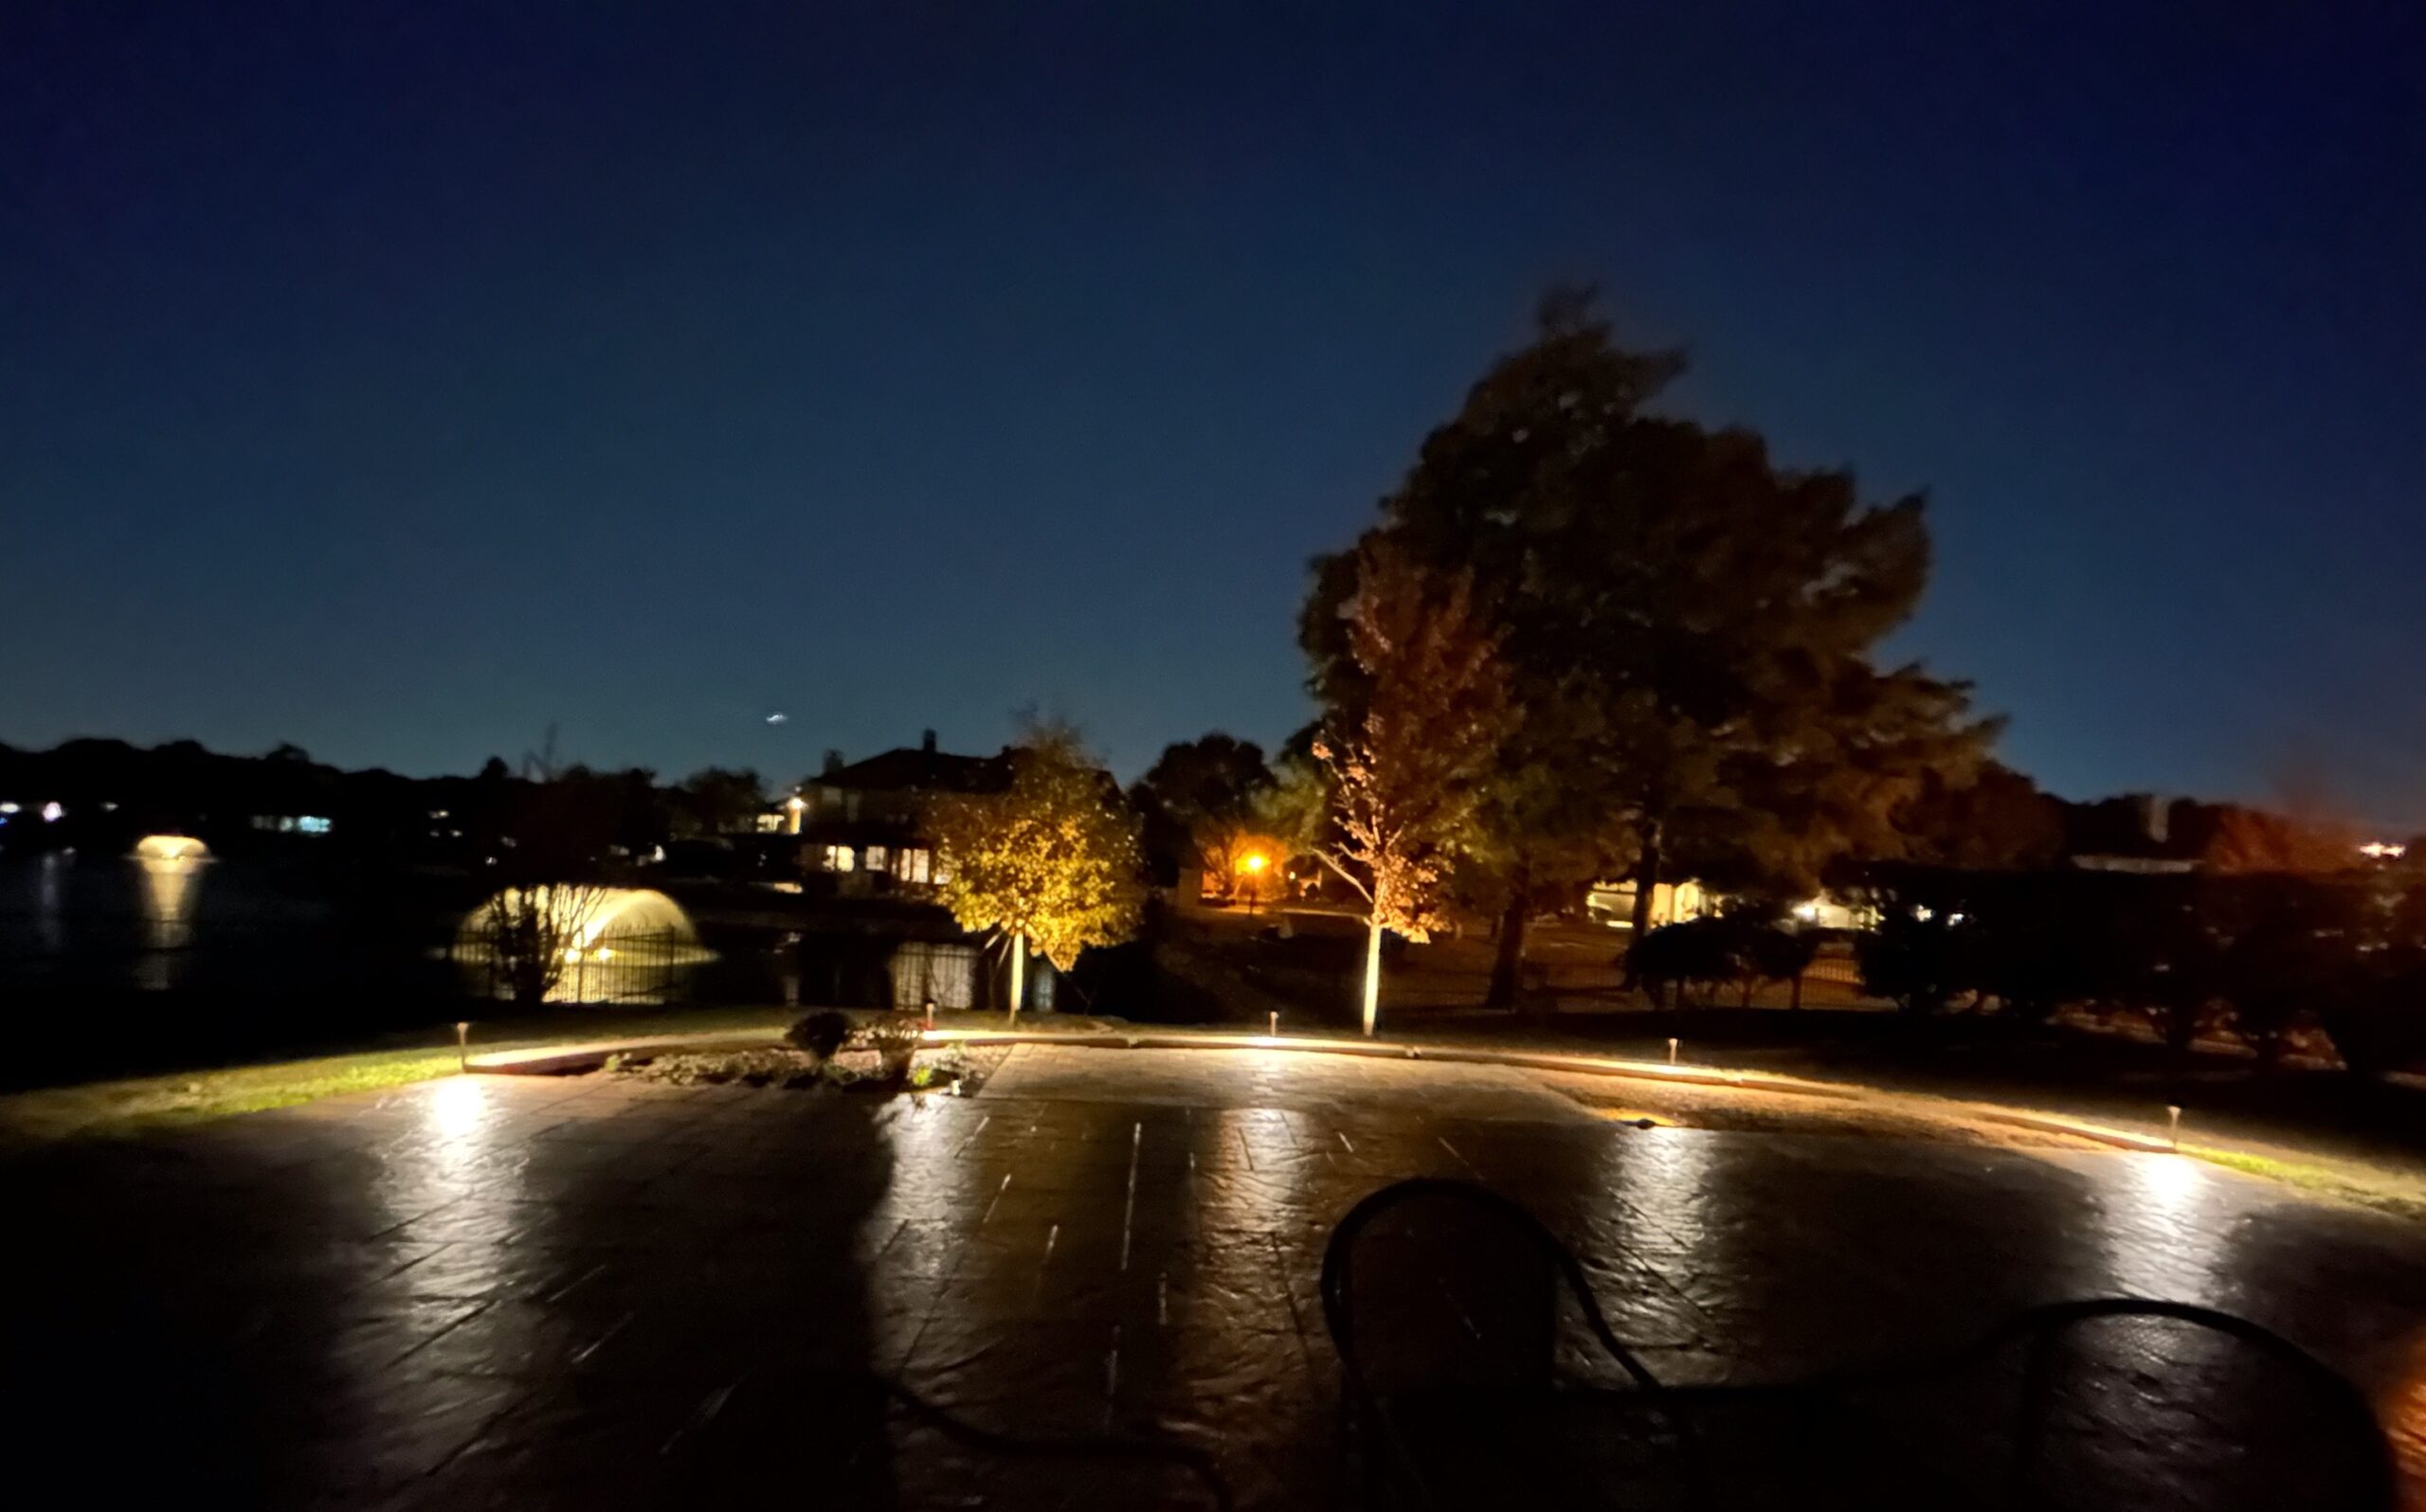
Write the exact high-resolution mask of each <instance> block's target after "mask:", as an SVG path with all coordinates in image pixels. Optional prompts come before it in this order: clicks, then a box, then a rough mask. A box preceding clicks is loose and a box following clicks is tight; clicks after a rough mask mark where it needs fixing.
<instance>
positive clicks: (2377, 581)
mask: <svg viewBox="0 0 2426 1512" xmlns="http://www.w3.org/2000/svg"><path fill="white" fill-rule="evenodd" d="M1991 10H1995V11H1997V12H1999V14H1996V15H1990V14H1988V12H1990V11H1991ZM489 11H493V12H498V14H486V15H483V14H481V12H489ZM2261 11H2262V12H2264V13H2263V14H2261V13H2260V12H2261ZM1309 12H1318V13H1319V14H1310V13H1309ZM1717 12H1725V13H1726V14H1725V15H1724V16H1722V15H1719V14H1717ZM1573 276H1584V277H1590V278H1593V279H1597V280H1598V281H1599V282H1600V283H1601V285H1602V288H1603V290H1604V291H1605V292H1606V295H1607V297H1608V300H1609V303H1610V304H1611V306H1612V308H1613V310H1614V312H1615V314H1616V315H1617V317H1618V319H1619V321H1620V329H1621V331H1622V332H1623V333H1627V334H1628V335H1630V336H1632V337H1634V338H1636V339H1638V340H1640V341H1642V342H1645V343H1652V342H1674V341H1681V342H1684V343H1687V344H1688V345H1689V346H1690V347H1691V349H1692V352H1693V360H1694V363H1695V369H1694V372H1693V376H1692V377H1691V378H1690V379H1689V380H1688V381H1687V382H1686V383H1685V384H1684V385H1682V386H1681V387H1679V388H1678V389H1677V390H1676V391H1675V394H1674V395H1673V396H1672V398H1671V400H1670V402H1669V407H1672V408H1675V409H1679V410H1682V411H1686V412H1690V413H1692V414H1694V415H1697V416H1700V417H1702V418H1705V419H1709V420H1713V421H1741V422H1746V423H1752V424H1754V425H1757V426H1759V427H1760V428H1762V429H1763V430H1765V432H1766V433H1767V434H1768V435H1769V436H1770V438H1771V439H1772V441H1773V442H1774V443H1775V444H1776V446H1777V448H1778V450H1779V453H1780V454H1781V455H1782V456H1783V458H1785V459H1790V460H1794V461H1798V462H1808V463H1838V462H1852V463H1854V464H1855V465H1856V466H1857V467H1858V468H1859V469H1860V471H1861V476H1862V477H1863V480H1864V484H1865V487H1866V489H1868V490H1869V491H1870V492H1871V493H1873V494H1874V495H1881V496H1883V495H1888V494H1890V493H1894V492H1901V491H1903V490H1907V489H1911V488H1916V487H1926V488H1927V489H1928V492H1929V495H1930V499H1931V522H1932V525H1933V527H1934V530H1935V532H1936V536H1937V541H1938V546H1939V568H1938V572H1937V575H1936V579H1935V581H1934V584H1933V585H1932V588H1931V591H1930V594H1929V598H1928V603H1927V606H1926V608H1925V610H1924V612H1923V614H1922V616H1921V618H1920V620H1919V621H1917V622H1916V623H1915V625H1914V626H1913V627H1912V628H1911V629H1910V631H1909V632H1907V633H1906V634H1905V635H1904V636H1903V637H1901V638H1900V639H1899V641H1898V643H1897V645H1896V648H1895V649H1896V650H1897V651H1898V652H1900V653H1903V654H1908V655H1915V656H1921V657H1926V658H1927V659H1928V662H1929V663H1930V664H1931V665H1932V666H1933V667H1934V668H1936V669H1938V670H1940V671H1942V672H1944V673H1946V674H1949V675H1962V676H1968V677H1971V678H1974V679H1976V681H1977V683H1978V685H1979V691H1980V695H1981V698H1982V702H1983V703H1984V704H1985V705H1986V706H1987V707H1989V708H1991V709H1996V710H2001V711H2005V712H2007V713H2009V714H2010V715H2011V716H2012V719H2013V724H2012V729H2011V732H2010V734H2009V736H2008V737H2007V740H2006V743H2005V747H2004V750H2005V753H2006V755H2007V757H2008V759H2010V760H2012V761H2013V762H2014V763H2016V764H2017V765H2020V766H2021V767H2023V768H2024V769H2026V770H2029V771H2031V772H2033V773H2035V774H2037V776H2038V777H2039V778H2040V779H2041V780H2042V781H2043V782H2045V783H2047V784H2048V785H2049V786H2051V787H2052V788H2054V789H2055V790H2056V791H2058V792H2062V793H2065V794H2067V795H2071V796H2081V797H2086V796H2094V795H2097V794H2101V793H2105V792H2110V791H2115V790H2119V789H2125V788H2143V789H2155V790H2158V791H2162V792H2168V793H2179V792H2192V793H2200V794H2208V795H2217V796H2224V795H2244V796H2251V797H2257V798H2264V797H2266V796H2268V795H2269V794H2270V792H2272V791H2273V790H2275V789H2276V788H2278V787H2279V786H2280V785H2281V784H2282V783H2285V782H2287V781H2292V782H2296V783H2299V784H2301V785H2304V786H2305V785H2313V784H2315V783H2319V782H2324V783H2330V784H2331V786H2332V788H2333V789H2334V790H2335V791H2336V792H2338V793H2339V794H2340V795H2341V797H2342V799H2343V800H2344V801H2345V802H2346V803H2347V804H2348V805H2349V806H2350V807H2352V808H2354V809H2355V810H2357V811H2359V812H2361V813H2363V814H2366V815H2369V816H2371V817H2374V818H2379V819H2384V820H2386V821H2388V822H2406V823H2412V824H2417V823H2426V700H2421V698H2420V696H2419V693H2418V682H2419V678H2418V675H2417V672H2418V668H2419V666H2420V662H2421V658H2426V593H2422V592H2421V590H2420V581H2419V580H2420V577H2421V573H2420V566H2421V562H2426V483H2421V479H2426V7H2419V6H2417V5H2415V4H2410V3H2406V0H2393V3H2388V4H2384V5H2380V6H2332V5H2324V4H2306V5H2290V6H2268V7H2263V8H2259V7H2237V6H2231V5H2209V4H2196V5H2186V4H2181V3H2170V4H2163V5H2156V4H2149V5H2133V4H2114V3H2108V4H2099V5H2095V6H2084V7H2080V8H2076V9H2074V8H2057V7H2054V6H2045V5H2036V4H2034V5H2024V6H2018V7H1995V8H1991V7H1987V6H1976V5H1950V6H1949V5H1928V4H1906V5H1895V6H1852V5H1844V4H1830V5H1824V6H1821V5H1812V4H1808V3H1792V4H1776V5H1744V4H1733V5H1723V6H1712V5H1707V4H1692V3H1680V4H1677V5H1675V6H1662V7H1657V8H1647V9H1633V8H1624V7H1620V6H1615V5H1596V6H1590V7H1578V8H1575V9H1570V10H1565V11H1561V10H1558V9H1553V8H1550V7H1548V6H1538V5H1523V6H1507V5H1497V4H1491V5H1484V4H1476V5H1474V6H1470V7H1457V8H1442V9H1435V8H1426V7H1421V6H1419V5H1415V4H1408V3H1402V4H1394V5H1388V6H1379V7H1374V8H1371V9H1353V10H1351V9H1349V8H1347V7H1344V6H1332V5H1313V6H1309V5H1291V6H1285V7H1275V8H1273V9H1268V10H1264V9H1252V8H1249V7H1246V6H1242V5H1238V4H1230V3H1224V4H1219V5H1196V6H1182V5H1159V4H1155V5H1148V4H1136V5H1113V4H1106V5H1102V6H1099V7H1093V8H1084V9H1075V8H1074V9H1064V8H1059V7H1055V6H1049V5H1039V4H1034V3H1022V4H1015V5H1014V4H984V5H978V4H971V5H968V6H965V7H940V6H922V5H911V4H903V3H899V0H894V3H886V4H874V5H867V6H861V7H842V6H835V5H825V4H807V3H804V4H801V5H798V6H781V7H778V6H768V7H751V6H740V5H727V4H718V5H712V6H681V7H676V6H671V5H668V6H662V7H655V8H647V7H642V6H637V5H632V6H625V5H595V4H587V3H584V4H572V3H568V4H561V5H549V4H514V5H505V4H498V5H492V6H482V7H472V8H465V9H462V10H456V9H454V8H452V7H447V6H441V5H432V4H428V3H423V0H414V3H407V4H387V3H375V0H346V3H343V4H334V5H333V4H326V3H321V0H312V3H304V4H294V5H273V4H264V3H258V0H256V3H243V4H233V5H226V6H217V5H209V6H206V5H157V4H145V5H115V4H100V3H95V0H65V3H62V4H58V5H55V6H54V5H46V4H29V3H26V0H18V3H16V4H12V5H9V6H8V7H7V8H6V9H5V10H4V11H0V525H5V540H6V543H7V545H6V549H5V551H0V740H7V741H9V742H11V743H14V744H19V745H27V744H44V745H46V744H48V743H50V742H52V741H54V740H57V739H60V738H62V737H64V736H68V735H74V734H109V735H119V736H124V737H127V738H131V739H136V740H140V741H144V742H152V741H156V740H162V739H168V738H172V737H176V736H183V735H191V736H194V737H197V738H200V739H202V740H204V741H206V742H207V743H208V744H210V745H213V746H216V747H229V748H234V749H239V750H245V749H250V750H260V749H264V748H266V747H268V746H270V745H271V744H272V743H274V742H277V741H281V740H292V741H296V742H299V743H300V744H301V745H303V746H305V747H309V748H310V749H311V751H312V752H313V753H314V754H315V755H317V756H319V757H320V758H322V759H324V760H332V761H335V762H339V763H341V764H344V765H374V764H375V765H389V766H392V767H394V768H396V769H398V770H402V771H407V772H414V773H425V772H434V771H441V770H468V769H469V768H471V767H473V766H475V765H478V764H479V763H480V760H481V759H482V758H484V757H486V756H488V755H489V754H491V753H492V752H497V753H501V754H504V755H506V756H508V757H509V758H512V757H514V756H516V755H518V754H519V753H520V752H522V751H523V750H526V749H529V748H531V747H534V746H536V745H537V744H538V743H539V740H540V737H541V734H542V731H543V730H544V729H545V728H546V727H547V726H548V725H549V724H550V722H551V721H554V722H556V723H558V724H559V725H560V727H561V734H560V737H559V747H560V751H561V752H562V754H564V755H566V756H569V757H572V758H578V759H581V760H586V761H588V762H590V763H592V764H595V765H626V764H639V765H649V766H653V767H656V768H658V769H660V770H661V771H662V772H665V773H667V774H669V775H673V774H679V773H680V772H683V771H687V770H689V769H690V768H692V767H694V766H696V765H701V764H704V763H707V762H711V761H715V762H722V763H726V764H749V765H756V766H758V767H760V768H762V769H763V770H765V771H767V772H768V773H769V775H770V776H774V777H779V778H782V779H784V780H787V781H788V780H790V779H792V778H794V777H797V776H799V775H800V774H802V773H804V772H806V771H809V770H812V769H813V768H814V767H815V765H816V763H817V760H818V756H819V753H820V752H821V751H822V750H823V749H824V748H825V747H829V746H831V747H842V748H843V749H845V750H847V751H849V752H850V753H852V754H854V755H858V754H862V753H865V752H867V751H869V750H871V749H874V748H878V747H883V746H889V745H895V744H904V743H911V742H914V741H915V740H916V738H917V734H918V731H919V729H921V728H922V727H927V726H933V727H936V728H937V729H940V731H941V732H942V736H943V740H944V743H945V745H946V746H947V747H959V748H965V749H991V748H993V747H994V746H996V745H997V744H999V743H1000V742H1001V741H1002V739H1003V738H1004V737H1005V734H1006V732H1007V731H1008V729H1009V728H1010V719H1011V711H1013V710H1014V709H1015V708H1016V707H1018V706H1021V705H1024V704H1037V705H1041V706H1042V707H1043V708H1045V709H1047V710H1049V711H1060V712H1065V713H1067V714H1069V715H1071V716H1073V717H1075V718H1077V720H1079V721H1080V722H1081V723H1082V724H1083V725H1084V726H1085V727H1086V729H1088V731H1089V733H1090V734H1091V736H1092V737H1093V738H1094V739H1095V742H1096V744H1097V745H1098V746H1099V747H1101V748H1102V749H1103V751H1104V753H1105V754H1106V755H1107V756H1108V757H1109V758H1110V759H1111V760H1112V762H1113V765H1115V767H1117V768H1118V769H1119V770H1120V771H1121V772H1122V773H1123V774H1124V775H1130V774H1133V773H1134V772H1135V771H1136V770H1137V769H1138V768H1140V767H1141V766H1142V765H1144V764H1145V763H1146V762H1147V761H1149V760H1150V759H1151V757H1152V755H1153V753H1154V752H1155V750H1157V749H1158V748H1159V747H1161V746H1162V745H1163V744H1164V743H1165V742H1167V741H1169V740H1172V739H1176V738H1181V737H1185V736H1189V735H1193V734H1196V733H1199V732H1201V731H1203V730H1204V729H1210V728H1216V727H1220V728H1227V729H1232V730H1235V731H1236V732H1238V733H1240V734H1244V735H1249V736H1253V737H1257V738H1260V739H1263V740H1266V741H1273V740H1276V739H1277V738H1279V737H1280V736H1282V735H1283V734H1285V733H1286V732H1287V731H1288V730H1289V729H1292V728H1294V726H1295V725H1297V724H1298V723H1300V722H1301V721H1302V720H1303V719H1304V718H1305V717H1306V716H1307V713H1308V706H1307V704H1306V702H1305V699H1304V696H1303V694H1302V693H1301V691H1300V679H1301V677H1302V667H1301V664H1300V661H1299V658H1298V655H1297V652H1296V649H1295V646H1294V640H1293V638H1292V618H1293V613H1294V608H1295V605H1296V603H1297V601H1298V599H1299V597H1300V596H1301V594H1302V591H1303V587H1304V582H1305V574H1304V565H1305V562H1306V559H1307V558H1308V557H1309V556H1310V555H1312V554H1313V552H1315V551H1318V550H1321V549H1328V548H1331V547H1333V546H1336V545H1338V544H1339V543H1341V542H1344V541H1345V540H1347V539H1348V538H1349V536H1350V535H1352V534H1353V533H1354V532H1355V531H1357V530H1358V529H1359V528H1360V527H1361V526H1362V525H1364V524H1365V523H1366V522H1367V520H1368V519H1369V518H1370V517H1371V515H1372V512H1373V508H1374V503H1375V500H1376V499H1377V498H1378V497H1379V495H1382V494H1383V493H1384V492H1385V491H1386V490H1387V489H1388V488H1389V487H1390V486H1391V485H1392V483H1393V482H1394V481H1395V480H1396V478H1397V477H1398V476H1399V475H1400V474H1401V472H1402V471H1403V469H1404V468H1405V466H1406V465H1407V463H1408V462H1409V461H1410V460H1411V459H1413V456H1414V454H1415V449H1416V446H1417V444H1418V442H1419V441H1420V440H1421V436H1422V433H1423V431H1424V429H1425V428H1426V427H1427V426H1428V425H1430V424H1431V423H1434V422H1436V421H1437V420H1439V419H1440V418H1442V417H1443V416H1445V415H1446V414H1448V413H1449V412H1450V411H1451V410H1452V409H1453V408H1454V407H1455V406H1456V405H1457V401H1458V398H1459V397H1460V395H1461V393H1462V391H1463V389H1464V387H1465V386H1466V385H1467V384H1468V383H1469V382H1470V381H1472V379H1473V378H1474V377H1475V376H1476V375H1477V374H1478V373H1479V371H1480V370H1481V369H1482V368H1483V367H1484V365H1485V364H1486V363H1487V362H1488V361H1489V360H1490V359H1491V358H1492V356H1493V355H1494V353H1496V352H1497V351H1501V350H1503V349H1505V348H1507V347H1509V346H1511V345H1513V344H1514V343H1516V342H1517V341H1520V340H1521V339H1522V338H1523V336H1524V334H1525V330H1526V324H1527V320H1528V317H1529V314H1530V307H1531V303H1532V300H1533V298H1534V297H1535V295H1536V293H1537V292H1538V290H1539V289H1540V288H1541V287H1542V285H1543V284H1544V283H1545V282H1546V281H1548V280H1549V279H1555V278H1559V277H1573ZM777 710H780V711H785V712H786V713H787V714H788V716H789V718H788V722H787V723H785V724H782V725H780V726H770V725H769V724H767V723H765V720H764V716H765V715H766V714H767V713H768V712H769V711H777Z"/></svg>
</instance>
